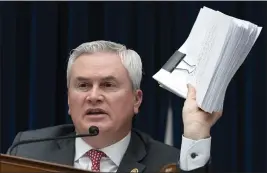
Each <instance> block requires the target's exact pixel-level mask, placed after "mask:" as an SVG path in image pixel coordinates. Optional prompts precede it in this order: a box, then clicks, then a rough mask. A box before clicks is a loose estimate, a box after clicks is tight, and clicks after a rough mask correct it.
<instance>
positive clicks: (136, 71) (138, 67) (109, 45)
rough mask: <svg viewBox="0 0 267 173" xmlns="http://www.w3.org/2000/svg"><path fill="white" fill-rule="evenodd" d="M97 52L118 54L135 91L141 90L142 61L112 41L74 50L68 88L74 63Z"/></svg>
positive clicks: (68, 68)
mask: <svg viewBox="0 0 267 173" xmlns="http://www.w3.org/2000/svg"><path fill="white" fill-rule="evenodd" d="M96 52H111V53H115V54H117V55H118V56H119V57H120V59H121V62H122V64H123V66H124V67H125V68H126V70H127V71H128V75H129V77H130V79H131V81H132V86H133V89H134V90H137V89H140V84H141V80H142V61H141V58H140V56H139V55H138V53H137V52H135V51H134V50H131V49H127V48H126V46H124V45H122V44H119V43H114V42H111V41H104V40H99V41H93V42H88V43H83V44H81V45H80V46H78V47H77V48H76V49H73V50H72V52H71V54H70V57H69V61H68V66H67V86H68V87H69V84H70V71H71V67H72V65H73V63H74V61H75V60H76V59H77V58H78V57H79V56H81V55H82V54H93V53H96Z"/></svg>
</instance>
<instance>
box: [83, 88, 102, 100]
mask: <svg viewBox="0 0 267 173" xmlns="http://www.w3.org/2000/svg"><path fill="white" fill-rule="evenodd" d="M86 100H87V101H89V102H90V103H92V104H97V103H100V102H102V101H103V95H102V92H101V90H100V89H99V88H98V87H97V86H94V87H93V88H92V89H91V90H90V91H89V92H88V96H87V98H86Z"/></svg>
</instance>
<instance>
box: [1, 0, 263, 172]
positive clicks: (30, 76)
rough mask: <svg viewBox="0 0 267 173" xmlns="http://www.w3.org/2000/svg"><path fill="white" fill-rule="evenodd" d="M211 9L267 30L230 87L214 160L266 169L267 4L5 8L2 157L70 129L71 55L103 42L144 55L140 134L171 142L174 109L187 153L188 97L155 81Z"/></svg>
mask: <svg viewBox="0 0 267 173" xmlns="http://www.w3.org/2000/svg"><path fill="white" fill-rule="evenodd" d="M203 6H207V7H209V8H212V9H214V10H219V11H221V12H223V13H225V14H228V15H231V16H234V17H237V18H241V19H245V20H248V21H251V22H253V23H255V24H257V25H259V26H263V30H262V32H261V34H260V36H259V38H258V40H257V41H256V43H255V45H254V47H253V48H252V50H251V52H250V54H249V55H248V57H247V59H246V60H245V62H244V64H243V65H242V66H241V67H240V69H239V70H238V71H237V73H236V75H235V76H234V78H233V80H232V81H231V83H230V84H229V87H228V89H227V93H226V98H225V102H224V114H223V117H222V118H221V119H220V120H219V122H218V123H217V124H216V125H215V126H214V128H213V129H212V161H213V166H214V167H215V168H217V169H220V170H222V171H231V172H266V154H265V153H266V130H267V129H266V115H267V113H266V106H267V104H266V95H267V94H266V88H267V86H266V73H267V72H266V57H267V32H266V28H267V3H266V2H0V14H1V16H0V17H1V18H0V34H1V35H0V46H1V49H0V53H1V108H2V109H1V153H5V152H6V150H7V148H8V146H10V145H11V143H12V141H13V138H14V137H15V135H16V133H17V132H19V131H22V130H28V129H36V128H42V127H46V126H52V125H57V124H62V123H70V122H71V121H70V118H69V116H68V115H67V95H66V77H65V76H66V65H67V58H68V55H69V52H70V50H71V49H73V48H75V47H77V46H78V45H80V44H81V43H83V42H89V41H93V40H99V39H103V40H111V41H115V42H120V43H123V44H125V45H127V46H128V47H129V48H132V49H134V50H136V51H137V52H138V53H139V54H140V55H141V57H142V61H143V65H144V78H143V82H142V89H143V90H144V102H143V104H142V107H141V113H140V114H139V115H138V117H137V119H136V122H135V127H137V128H139V129H141V130H143V131H145V132H147V133H149V134H150V135H151V136H153V137H154V138H155V139H158V140H160V141H164V134H165V130H164V129H165V124H166V115H167V112H166V111H167V107H168V103H169V102H170V103H171V104H172V107H173V111H174V117H173V119H174V129H173V130H174V138H175V141H174V145H175V147H178V148H180V145H181V134H182V129H183V126H182V118H181V110H182V106H183V102H184V100H183V99H181V98H178V97H177V96H175V95H173V94H171V93H170V92H168V91H166V90H163V89H162V88H160V87H159V86H158V84H157V83H156V81H155V80H153V79H152V75H154V74H155V73H156V72H157V71H158V70H159V69H160V68H161V66H162V65H163V64H164V63H165V62H166V61H167V60H168V58H169V57H170V56H171V55H172V54H173V53H174V51H175V50H176V49H178V48H179V47H180V46H181V45H182V44H183V42H184V41H185V39H186V38H187V36H188V34H189V32H190V30H191V28H192V26H193V24H194V21H195V19H196V17H197V14H198V12H199V10H200V8H201V7H203Z"/></svg>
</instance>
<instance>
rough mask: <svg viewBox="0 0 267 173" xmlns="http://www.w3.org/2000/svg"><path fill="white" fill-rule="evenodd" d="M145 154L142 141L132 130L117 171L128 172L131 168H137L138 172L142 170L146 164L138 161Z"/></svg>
mask: <svg viewBox="0 0 267 173" xmlns="http://www.w3.org/2000/svg"><path fill="white" fill-rule="evenodd" d="M145 156H146V150H145V144H144V142H143V141H142V140H141V139H140V137H138V136H137V135H136V133H135V132H132V135H131V141H130V144H129V147H128V149H127V150H126V153H125V155H124V157H123V158H122V161H121V163H120V166H119V168H118V171H117V172H125V173H130V172H131V171H132V170H133V169H135V170H136V169H137V170H138V173H141V172H143V171H144V169H145V167H146V166H145V165H144V164H142V163H140V161H141V160H142V159H143V158H144V157H145Z"/></svg>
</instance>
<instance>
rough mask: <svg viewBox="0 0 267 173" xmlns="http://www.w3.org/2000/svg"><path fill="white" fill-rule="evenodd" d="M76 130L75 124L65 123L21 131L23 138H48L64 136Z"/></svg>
mask: <svg viewBox="0 0 267 173" xmlns="http://www.w3.org/2000/svg"><path fill="white" fill-rule="evenodd" d="M71 132H74V126H73V125H72V124H64V125H57V126H50V127H44V128H40V129H35V130H27V131H22V132H20V136H21V139H23V140H25V139H35V138H46V137H56V136H63V135H66V134H69V133H71Z"/></svg>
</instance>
